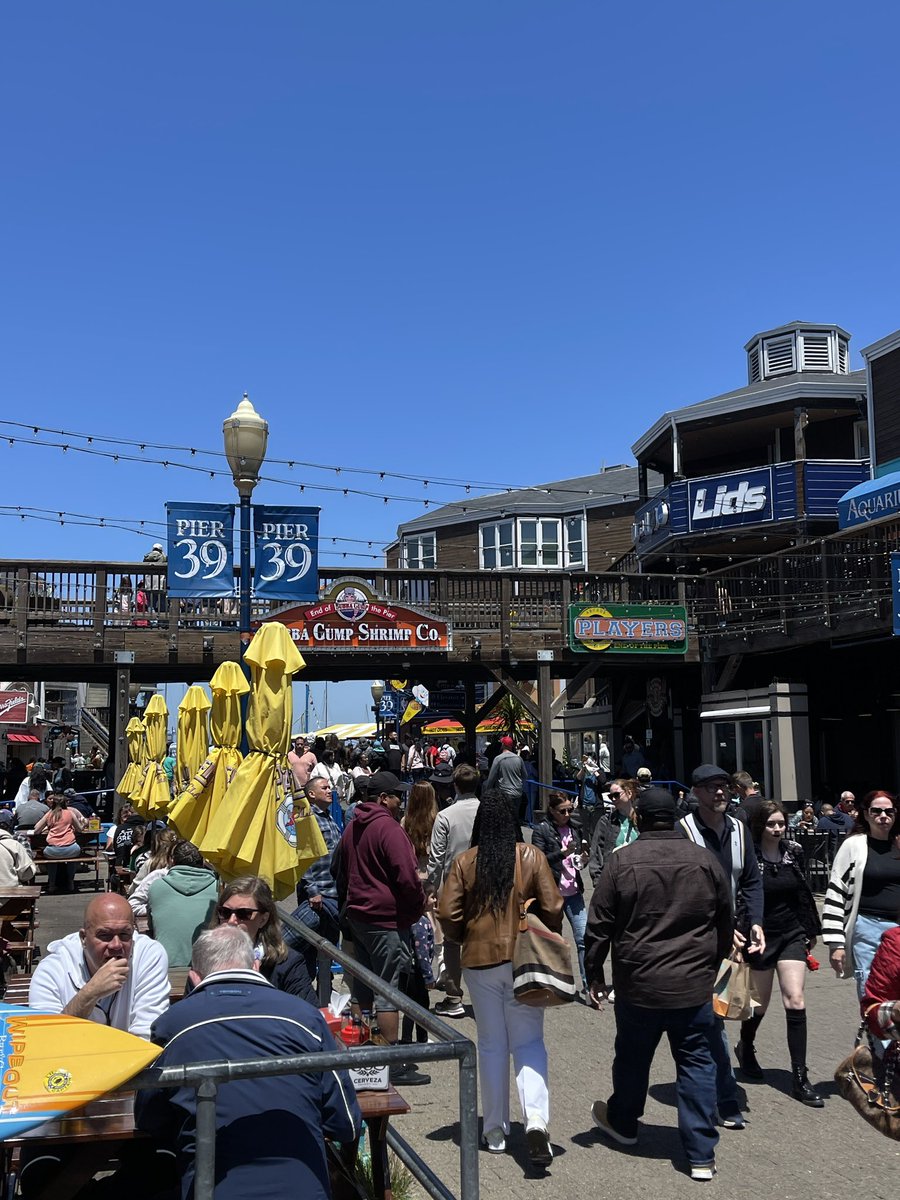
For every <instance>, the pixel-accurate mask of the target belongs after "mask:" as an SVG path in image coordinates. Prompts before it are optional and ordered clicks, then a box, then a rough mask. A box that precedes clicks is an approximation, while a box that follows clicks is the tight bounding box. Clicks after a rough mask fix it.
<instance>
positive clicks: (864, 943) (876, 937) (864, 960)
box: [850, 915, 897, 1000]
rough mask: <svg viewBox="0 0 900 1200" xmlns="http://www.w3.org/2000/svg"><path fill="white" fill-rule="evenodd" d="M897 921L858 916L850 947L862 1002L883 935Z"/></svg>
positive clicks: (854, 974) (854, 973) (857, 987)
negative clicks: (873, 960)
mask: <svg viewBox="0 0 900 1200" xmlns="http://www.w3.org/2000/svg"><path fill="white" fill-rule="evenodd" d="M896 924H897V922H896V921H889V920H882V919H880V918H879V917H864V916H862V915H860V916H857V918H856V924H855V925H854V927H853V942H852V945H851V947H850V949H851V951H852V952H853V976H854V978H855V979H856V993H857V995H858V996H859V998H860V1000H862V998H863V993H864V992H865V990H866V980H867V979H868V978H869V971H871V969H872V959H873V958H874V957H875V951H876V950H877V949H878V947H879V945H880V943H881V937H882V934H884V933H886V932H887V931H888V930H889V929H893V928H894V927H895V925H896Z"/></svg>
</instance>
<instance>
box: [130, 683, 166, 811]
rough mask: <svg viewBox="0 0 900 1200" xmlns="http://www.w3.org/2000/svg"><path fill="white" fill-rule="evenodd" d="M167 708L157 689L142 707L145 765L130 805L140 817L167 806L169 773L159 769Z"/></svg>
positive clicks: (164, 748)
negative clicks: (145, 736)
mask: <svg viewBox="0 0 900 1200" xmlns="http://www.w3.org/2000/svg"><path fill="white" fill-rule="evenodd" d="M168 724H169V710H168V708H166V702H165V700H164V699H163V698H162V696H161V695H160V693H159V692H154V694H153V695H152V696H151V697H150V702H149V704H148V705H147V707H146V708H145V709H144V727H145V728H146V730H147V766H146V768H145V769H144V778H143V781H142V783H141V788H140V791H139V792H138V793H137V794H136V795H135V796H134V801H133V803H134V807H135V808H136V809H137V811H138V812H139V813H140V814H141V816H144V817H148V818H149V817H150V816H151V815H152V814H156V813H159V814H160V815H162V814H163V813H164V812H165V811H166V809H167V808H168V807H169V799H170V792H169V777H168V775H167V774H166V772H165V770H164V769H163V765H162V761H163V759H164V758H165V757H166V731H167V729H168Z"/></svg>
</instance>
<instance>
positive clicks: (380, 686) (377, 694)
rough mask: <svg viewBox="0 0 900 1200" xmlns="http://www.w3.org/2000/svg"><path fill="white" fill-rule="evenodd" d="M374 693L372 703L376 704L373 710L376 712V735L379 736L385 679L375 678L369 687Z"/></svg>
mask: <svg viewBox="0 0 900 1200" xmlns="http://www.w3.org/2000/svg"><path fill="white" fill-rule="evenodd" d="M369 690H370V691H371V693H372V703H373V705H374V707H373V709H372V711H373V712H374V714H375V736H376V738H377V737H378V718H379V716H380V715H381V697H382V696H383V695H384V680H383V679H373V680H372V686H371V688H370V689H369Z"/></svg>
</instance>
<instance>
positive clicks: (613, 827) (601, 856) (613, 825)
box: [588, 808, 624, 887]
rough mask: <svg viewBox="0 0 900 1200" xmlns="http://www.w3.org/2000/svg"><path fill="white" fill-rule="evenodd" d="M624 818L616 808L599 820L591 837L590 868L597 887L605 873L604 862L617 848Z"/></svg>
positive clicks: (592, 879)
mask: <svg viewBox="0 0 900 1200" xmlns="http://www.w3.org/2000/svg"><path fill="white" fill-rule="evenodd" d="M623 820H624V817H622V815H621V814H620V812H619V810H618V809H617V808H614V809H613V810H612V812H611V813H606V815H605V816H602V817H601V818H600V820H599V821H598V822H597V827H596V828H595V830H594V836H593V837H592V838H591V855H590V858H589V859H588V870H589V871H590V873H591V881H592V882H593V884H594V886H595V887H596V885H597V883H598V881H599V879H600V876H601V875H602V874H603V864H604V863H605V862H606V859H607V858H608V857H609V855H610V854H612V852H613V850H615V848H616V841H617V839H618V837H619V830H620V829H621V828H622V821H623Z"/></svg>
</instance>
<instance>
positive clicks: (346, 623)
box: [272, 582, 453, 651]
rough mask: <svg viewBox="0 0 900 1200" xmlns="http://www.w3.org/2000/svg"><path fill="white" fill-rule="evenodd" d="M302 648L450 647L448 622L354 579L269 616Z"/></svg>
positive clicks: (432, 648)
mask: <svg viewBox="0 0 900 1200" xmlns="http://www.w3.org/2000/svg"><path fill="white" fill-rule="evenodd" d="M272 620H273V621H280V622H281V623H282V625H286V626H287V627H288V629H290V631H291V637H292V638H293V639H294V641H295V642H296V643H297V646H298V648H299V649H300V650H301V651H306V650H329V651H334V650H338V651H343V650H450V649H451V648H452V644H453V638H452V634H451V632H450V626H449V625H448V624H447V622H446V621H439V620H437V618H435V617H432V616H429V615H428V614H427V613H421V612H417V611H416V610H415V609H412V608H402V607H401V606H400V605H397V604H391V603H389V602H387V601H384V600H379V599H378V598H377V597H375V596H373V595H372V593H371V592H370V591H369V590H368V588H364V587H362V586H360V585H359V584H355V583H354V584H348V583H346V582H344V583H341V584H338V585H337V586H336V587H335V588H333V589H332V591H331V592H330V593H329V595H328V596H327V597H326V598H325V599H324V600H317V601H316V603H315V604H300V605H297V607H296V608H289V609H285V610H284V611H283V612H280V613H277V614H275V615H274V616H273V617H272Z"/></svg>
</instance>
